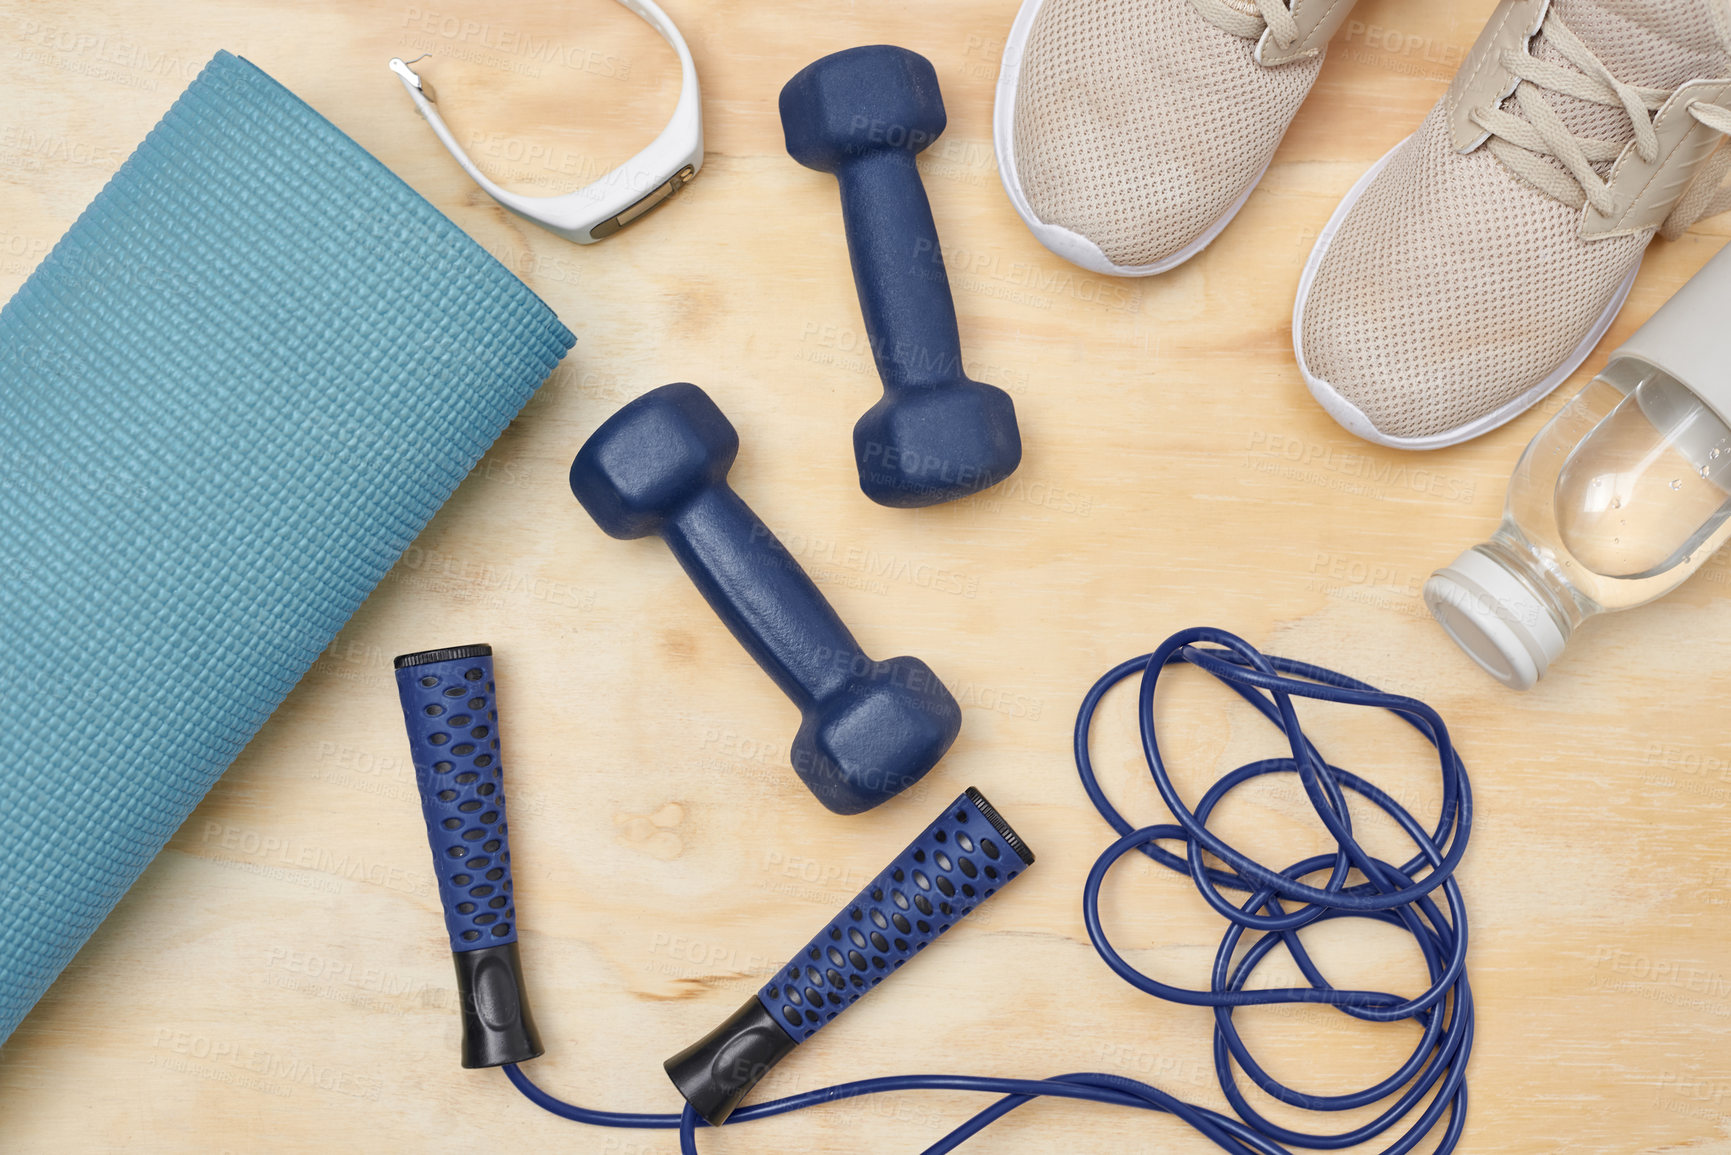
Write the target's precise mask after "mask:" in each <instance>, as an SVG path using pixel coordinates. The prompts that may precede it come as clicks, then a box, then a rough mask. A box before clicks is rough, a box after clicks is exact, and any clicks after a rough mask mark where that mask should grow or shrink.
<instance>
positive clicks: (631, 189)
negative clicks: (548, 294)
mask: <svg viewBox="0 0 1731 1155" xmlns="http://www.w3.org/2000/svg"><path fill="white" fill-rule="evenodd" d="M618 2H619V3H620V4H621V5H623V6H624V7H626V8H629V9H630V10H631V11H633V12H635V13H636V14H637V15H639V16H641V17H642V18H643V19H644V20H645V21H646V22H647V23H648V24H649V26H650V27H652V28H654V29H655V30H656V31H657V32H659V33H660V34H661V37H662V39H664V40H666V41H667V43H668V44H669V45H671V46H672V48H673V51H674V52H675V53H677V54H678V56H679V67H680V86H679V103H678V105H677V106H676V107H675V108H674V110H673V119H672V120H670V121H668V122H667V127H666V128H663V129H662V130H661V134H660V135H659V136H657V137H656V138H655V139H654V140H653V141H651V142H650V144H649V146H648V147H647V148H645V149H644V150H643V151H642V152H639V153H638V154H637V155H636V156H634V157H632V158H631V159H630V160H628V161H626V162H625V163H624V164H622V165H620V166H619V167H618V168H616V169H614V170H613V171H612V172H609V173H607V174H606V175H605V176H603V177H601V179H600V180H597V181H595V182H594V183H593V184H590V185H586V186H584V187H583V188H580V189H578V190H577V191H575V192H569V193H564V194H562V195H559V196H525V195H523V194H522V193H514V192H512V191H511V190H510V189H506V188H501V187H500V186H499V185H497V184H495V183H494V182H493V181H491V180H489V179H488V178H487V175H486V174H485V173H483V172H482V171H481V170H480V169H479V168H477V167H475V162H474V161H472V160H470V159H469V156H468V154H467V153H466V152H464V151H463V147H462V145H460V144H458V143H457V138H456V137H455V136H454V135H452V133H451V130H450V128H449V127H447V126H446V124H445V120H444V118H443V117H442V116H440V115H439V110H438V107H437V105H435V104H434V101H433V97H432V96H430V95H429V94H428V92H427V91H426V90H425V88H424V86H423V84H422V81H421V78H420V77H419V76H417V75H416V74H415V72H414V71H413V70H412V69H410V67H409V66H408V65H407V64H406V63H404V62H403V61H402V60H392V61H391V71H392V72H395V73H396V74H397V78H398V79H399V80H401V81H402V84H403V88H404V89H405V90H406V91H407V92H408V94H409V98H410V99H411V100H413V101H414V102H415V108H416V109H417V110H418V111H419V112H420V114H421V115H422V116H423V117H425V118H426V121H427V123H428V124H430V125H432V126H433V132H434V134H435V135H437V136H438V138H439V142H440V143H441V144H443V145H444V146H445V150H446V151H447V152H449V153H450V154H451V156H452V158H453V159H455V160H456V162H457V163H458V164H459V165H461V166H462V167H463V171H464V172H466V173H468V174H469V176H470V178H471V179H473V180H474V182H475V183H476V184H478V185H480V186H481V188H482V189H483V190H484V191H485V192H486V193H487V195H488V196H490V197H492V198H493V199H494V200H496V201H498V202H499V203H500V204H502V205H504V206H505V207H506V208H508V209H510V210H511V211H512V212H514V213H516V214H517V215H518V216H521V217H523V218H525V219H527V220H531V221H533V222H535V223H536V224H538V225H540V226H542V227H543V228H546V229H548V230H550V231H552V232H555V233H558V234H559V235H560V236H562V237H564V238H566V239H567V240H572V241H576V242H577V243H578V244H582V245H586V244H591V243H593V242H595V241H598V240H601V239H602V238H604V237H608V236H611V235H612V234H613V233H616V232H618V231H619V230H620V229H621V228H623V227H624V226H625V225H628V224H630V223H631V222H632V221H633V220H635V219H637V217H639V216H641V215H642V214H643V213H645V212H648V211H649V210H650V209H651V208H654V207H655V206H656V205H657V204H660V203H661V202H662V201H663V200H665V199H667V197H669V196H671V195H672V194H673V193H675V192H677V191H678V190H679V188H680V186H682V185H683V184H684V183H685V182H686V181H688V180H690V179H691V178H692V177H693V176H695V175H696V174H697V171H698V170H699V169H701V168H702V167H703V113H702V101H701V97H700V94H699V92H698V87H697V66H696V65H695V64H693V63H692V60H691V49H690V48H688V47H687V46H686V43H685V38H684V37H683V36H681V35H680V34H679V29H678V28H676V27H674V24H673V21H672V20H670V19H668V17H667V13H665V12H663V11H662V10H661V8H660V7H659V6H658V5H656V4H655V2H654V0H618Z"/></svg>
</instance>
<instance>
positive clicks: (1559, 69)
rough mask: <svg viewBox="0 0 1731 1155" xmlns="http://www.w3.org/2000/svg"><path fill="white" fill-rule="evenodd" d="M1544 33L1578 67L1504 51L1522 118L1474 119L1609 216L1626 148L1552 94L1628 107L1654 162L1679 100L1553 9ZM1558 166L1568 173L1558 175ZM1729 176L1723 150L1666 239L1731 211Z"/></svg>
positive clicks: (1532, 180)
mask: <svg viewBox="0 0 1731 1155" xmlns="http://www.w3.org/2000/svg"><path fill="white" fill-rule="evenodd" d="M1194 2H1196V0H1192V3H1194ZM1542 31H1543V34H1544V36H1545V39H1546V40H1547V41H1548V42H1549V43H1550V44H1551V46H1552V47H1554V48H1555V49H1556V50H1557V52H1558V54H1559V55H1561V56H1562V57H1563V59H1564V60H1566V61H1568V62H1569V64H1571V65H1573V66H1574V67H1573V68H1565V67H1564V66H1563V65H1561V64H1559V63H1556V62H1554V61H1550V60H1541V59H1539V58H1538V57H1536V56H1533V55H1532V54H1531V53H1530V52H1517V51H1513V50H1508V49H1505V50H1504V52H1503V54H1502V63H1503V67H1504V68H1506V69H1508V71H1509V72H1510V73H1511V74H1512V75H1513V76H1515V77H1516V78H1518V80H1519V85H1518V88H1517V93H1518V102H1517V103H1518V107H1519V108H1520V113H1515V112H1511V111H1509V110H1507V109H1505V108H1501V107H1497V106H1492V105H1486V106H1483V107H1480V108H1476V109H1474V110H1473V111H1472V113H1471V116H1472V119H1473V121H1474V123H1476V124H1477V125H1478V126H1479V127H1480V128H1483V129H1484V130H1485V131H1486V132H1488V133H1490V134H1491V139H1490V141H1489V144H1488V147H1489V148H1490V150H1491V152H1492V154H1493V155H1495V156H1496V158H1497V159H1498V160H1500V161H1502V163H1503V164H1504V166H1505V167H1507V168H1508V169H1509V170H1510V171H1511V172H1513V173H1514V174H1515V175H1516V176H1518V177H1519V178H1521V179H1522V180H1524V181H1526V182H1527V183H1528V184H1530V185H1532V186H1533V187H1534V188H1537V189H1538V190H1539V191H1541V192H1543V193H1546V194H1547V195H1549V196H1551V197H1554V198H1555V199H1557V200H1559V201H1561V202H1562V203H1563V204H1566V205H1568V206H1569V207H1570V208H1575V209H1578V208H1582V207H1584V206H1586V205H1589V204H1590V205H1592V206H1593V207H1594V208H1595V209H1597V210H1598V211H1599V212H1601V213H1605V214H1606V215H1610V214H1612V213H1614V212H1615V211H1616V197H1615V195H1614V194H1613V193H1612V191H1611V185H1610V182H1609V181H1607V180H1605V179H1604V178H1603V177H1601V176H1600V175H1599V173H1598V169H1597V168H1596V166H1597V165H1601V164H1607V163H1610V162H1612V161H1615V160H1616V159H1617V158H1618V157H1619V156H1621V155H1622V152H1623V149H1624V147H1625V145H1624V144H1622V143H1620V142H1616V141H1608V140H1597V139H1594V138H1591V137H1584V136H1576V135H1575V134H1574V133H1573V132H1571V131H1570V130H1569V127H1568V126H1567V125H1566V124H1564V123H1563V119H1562V117H1561V116H1559V115H1558V114H1557V111H1556V109H1554V108H1553V107H1551V103H1550V101H1548V100H1547V99H1545V93H1546V92H1554V93H1558V94H1560V95H1564V96H1572V97H1574V98H1575V99H1577V100H1583V101H1587V102H1588V103H1591V104H1597V105H1602V106H1604V107H1607V108H1622V109H1623V110H1624V111H1625V112H1627V113H1628V116H1629V122H1630V123H1631V124H1632V125H1633V126H1634V131H1635V139H1634V146H1635V151H1636V152H1637V153H1639V154H1640V156H1641V159H1642V160H1645V161H1647V162H1649V163H1651V162H1652V161H1654V160H1656V159H1657V158H1658V156H1659V133H1658V131H1657V130H1656V129H1655V128H1654V127H1653V116H1652V113H1653V112H1654V111H1655V110H1657V109H1659V108H1661V107H1663V106H1664V104H1665V102H1666V101H1668V100H1670V99H1671V96H1672V93H1671V92H1670V91H1668V90H1666V89H1663V88H1644V87H1642V86H1640V85H1636V84H1627V83H1624V82H1623V81H1621V80H1618V79H1617V78H1616V77H1615V76H1613V75H1612V74H1611V70H1610V69H1609V68H1608V67H1606V66H1605V63H1604V62H1603V61H1601V60H1600V59H1599V58H1598V57H1597V56H1596V55H1594V54H1593V50H1592V49H1590V48H1588V47H1587V46H1586V44H1584V43H1583V42H1582V41H1581V39H1580V37H1578V36H1576V35H1575V34H1574V33H1573V32H1571V31H1570V30H1569V28H1568V26H1567V25H1565V24H1564V23H1563V22H1562V20H1560V19H1559V18H1558V17H1557V15H1556V12H1555V11H1554V10H1553V11H1552V12H1551V14H1550V15H1548V16H1546V17H1545V22H1544V26H1543V29H1542ZM1688 111H1689V112H1690V114H1691V115H1693V116H1694V118H1695V119H1696V120H1698V121H1700V122H1701V123H1702V124H1704V125H1706V126H1707V127H1709V128H1711V129H1714V130H1716V131H1717V132H1719V133H1721V134H1724V135H1726V136H1731V108H1726V107H1724V106H1722V105H1718V104H1709V103H1707V102H1706V101H1695V102H1693V103H1691V104H1690V105H1689V107H1688ZM1551 161H1555V162H1556V164H1552V163H1551ZM1558 165H1561V166H1562V167H1561V168H1560V169H1559V168H1558V167H1557V166H1558ZM1728 171H1731V148H1726V147H1723V146H1722V147H1720V148H1718V149H1717V150H1716V151H1715V152H1714V153H1713V156H1712V158H1711V159H1710V160H1709V161H1708V163H1707V165H1706V166H1705V167H1704V168H1703V170H1702V171H1701V172H1700V173H1699V174H1698V175H1697V178H1696V180H1695V181H1694V182H1693V183H1692V184H1691V185H1690V187H1689V190H1688V192H1686V193H1685V194H1684V196H1683V199H1682V200H1681V201H1680V202H1679V203H1678V205H1677V207H1676V209H1674V210H1673V211H1672V213H1671V216H1670V219H1668V220H1667V221H1666V222H1665V225H1664V228H1663V230H1662V231H1663V233H1664V235H1665V236H1667V237H1671V238H1673V239H1674V238H1675V237H1678V236H1681V235H1682V234H1683V233H1684V232H1686V231H1687V230H1688V229H1689V227H1690V226H1691V225H1693V224H1695V222H1696V221H1699V220H1701V219H1702V218H1704V217H1709V216H1714V215H1716V214H1718V213H1722V212H1725V211H1727V210H1728V209H1731V189H1724V188H1721V187H1720V185H1721V184H1722V182H1723V181H1724V178H1725V175H1726V173H1727V172H1728Z"/></svg>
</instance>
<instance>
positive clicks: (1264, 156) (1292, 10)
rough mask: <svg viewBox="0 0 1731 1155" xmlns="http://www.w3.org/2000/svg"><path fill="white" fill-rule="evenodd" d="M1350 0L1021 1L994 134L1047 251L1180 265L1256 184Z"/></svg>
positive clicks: (1122, 271) (1091, 265)
mask: <svg viewBox="0 0 1731 1155" xmlns="http://www.w3.org/2000/svg"><path fill="white" fill-rule="evenodd" d="M1352 5H1353V0H1024V2H1023V4H1022V8H1021V11H1020V12H1018V13H1017V15H1016V23H1015V25H1014V27H1013V28H1011V30H1010V35H1009V38H1008V41H1007V42H1006V44H1005V47H1004V64H1003V70H1002V71H1001V72H1000V73H999V76H998V96H997V105H996V108H995V110H994V113H993V117H992V138H993V142H994V144H995V145H996V147H997V153H998V172H999V175H1000V176H1001V177H1002V178H1003V181H1004V189H1005V191H1007V192H1008V193H1009V194H1010V200H1011V202H1012V203H1013V204H1015V206H1016V211H1017V212H1018V213H1020V214H1021V216H1022V220H1024V221H1026V222H1027V225H1028V227H1029V228H1030V229H1032V230H1033V233H1034V236H1035V237H1037V238H1038V239H1039V241H1040V243H1041V244H1043V245H1045V246H1046V247H1047V248H1048V249H1051V250H1052V251H1053V252H1054V253H1057V254H1058V255H1059V256H1061V257H1063V258H1065V259H1066V260H1069V261H1073V262H1075V263H1076V264H1078V265H1081V266H1082V267H1083V268H1085V269H1090V270H1092V271H1094V272H1097V273H1111V274H1118V275H1123V276H1147V275H1149V274H1151V273H1162V272H1165V271H1166V270H1167V269H1171V268H1174V267H1175V266H1177V265H1180V264H1182V263H1183V262H1185V261H1187V260H1189V259H1190V258H1191V257H1193V256H1195V255H1196V254H1197V253H1199V252H1201V251H1202V250H1203V249H1204V248H1206V247H1207V246H1208V243H1209V242H1210V241H1212V240H1213V239H1214V238H1215V237H1216V236H1218V235H1219V234H1220V231H1221V230H1222V229H1224V228H1225V227H1226V226H1227V224H1228V223H1229V222H1230V221H1231V220H1232V218H1233V217H1234V216H1236V215H1237V213H1238V210H1239V209H1240V208H1242V207H1244V202H1245V201H1246V200H1248V199H1249V197H1250V192H1251V190H1252V189H1253V188H1255V187H1256V182H1257V181H1259V180H1261V179H1262V174H1263V172H1264V171H1265V170H1266V169H1267V168H1268V162H1269V160H1270V159H1271V158H1272V157H1273V156H1274V150H1275V148H1276V147H1277V146H1278V145H1279V144H1280V138H1281V137H1282V136H1284V135H1285V134H1286V126H1287V125H1288V124H1289V123H1290V122H1291V120H1292V114H1293V113H1295V112H1297V111H1298V106H1299V105H1300V104H1301V103H1303V101H1304V98H1305V96H1306V95H1307V94H1309V92H1310V86H1311V82H1312V81H1314V80H1315V79H1316V73H1317V70H1318V69H1320V68H1321V67H1322V55H1323V51H1324V49H1326V48H1327V46H1328V38H1329V37H1330V36H1332V35H1333V34H1334V32H1335V30H1336V29H1337V28H1339V27H1340V26H1341V25H1342V24H1344V23H1345V21H1346V17H1347V14H1348V13H1350V12H1351V11H1352Z"/></svg>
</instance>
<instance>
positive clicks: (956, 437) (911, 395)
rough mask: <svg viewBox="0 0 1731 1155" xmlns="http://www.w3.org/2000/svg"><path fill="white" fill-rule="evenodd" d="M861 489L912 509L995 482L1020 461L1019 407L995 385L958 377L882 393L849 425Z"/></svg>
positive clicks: (887, 502) (882, 501)
mask: <svg viewBox="0 0 1731 1155" xmlns="http://www.w3.org/2000/svg"><path fill="white" fill-rule="evenodd" d="M853 448H854V461H855V463H857V464H858V466H859V483H860V489H861V490H862V491H864V493H865V495H866V496H867V497H869V498H871V499H872V500H873V501H875V502H877V503H878V504H879V505H887V506H890V507H892V508H895V509H912V508H917V507H920V506H926V505H935V504H937V503H939V502H944V501H953V500H955V499H956V498H958V497H966V496H967V495H968V494H970V493H977V492H979V491H980V490H982V489H987V488H989V487H991V486H994V485H996V484H997V483H998V482H1000V481H1002V480H1003V479H1004V478H1006V477H1008V476H1009V475H1010V474H1012V473H1014V472H1015V471H1016V466H1017V465H1018V464H1020V463H1021V460H1022V435H1021V432H1020V431H1019V430H1018V429H1017V427H1016V406H1015V403H1014V402H1013V401H1011V400H1010V395H1009V394H1008V393H1005V392H1004V391H1003V390H1002V389H999V388H998V387H997V386H996V385H987V384H985V383H984V382H981V381H974V380H971V379H969V378H967V377H962V376H959V375H958V376H957V377H955V378H954V379H952V380H951V381H949V382H947V383H946V384H945V385H944V387H943V388H941V389H918V390H915V389H909V390H898V391H891V392H886V393H885V394H884V395H883V397H882V398H880V399H879V400H878V403H877V404H876V405H873V406H872V407H871V408H870V409H868V410H866V412H865V415H864V416H863V417H861V418H860V419H859V421H858V422H857V423H856V424H855V425H854V427H853Z"/></svg>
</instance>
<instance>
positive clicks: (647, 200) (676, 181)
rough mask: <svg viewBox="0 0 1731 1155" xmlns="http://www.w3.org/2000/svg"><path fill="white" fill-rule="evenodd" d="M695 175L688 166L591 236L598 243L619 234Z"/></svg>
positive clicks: (591, 233)
mask: <svg viewBox="0 0 1731 1155" xmlns="http://www.w3.org/2000/svg"><path fill="white" fill-rule="evenodd" d="M695 174H696V170H695V169H694V168H692V166H691V165H686V166H685V167H684V168H682V169H680V170H679V171H678V172H676V173H674V174H673V175H672V176H671V177H669V178H668V179H667V180H666V181H665V182H664V183H662V184H659V185H657V186H655V187H654V188H652V189H650V190H649V191H648V192H647V193H645V194H644V195H643V197H642V199H640V200H639V201H637V203H636V204H634V205H632V206H631V207H630V208H628V209H626V210H625V211H624V212H622V213H620V214H619V215H618V216H616V217H613V218H611V219H610V220H605V221H602V222H601V223H600V224H598V225H596V226H595V227H594V228H592V229H590V230H589V236H590V237H591V238H592V239H594V240H597V241H599V240H604V239H605V238H607V237H610V236H612V235H613V234H614V233H616V232H618V231H619V230H620V229H622V228H624V227H625V226H626V225H628V224H631V223H632V222H633V221H635V220H637V219H638V218H639V217H641V216H643V215H644V214H645V213H647V212H649V210H650V209H653V208H654V207H655V206H657V205H659V204H661V203H662V202H663V201H665V200H666V199H667V198H668V197H670V196H672V195H673V194H674V193H676V192H678V191H679V190H680V189H682V188H684V187H685V186H686V185H687V184H689V183H690V181H691V178H692V177H693V176H694V175H695Z"/></svg>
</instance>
